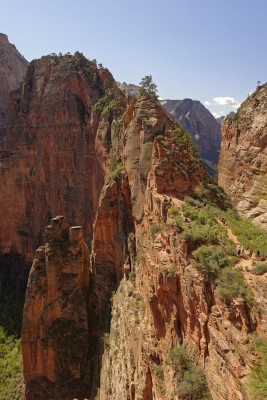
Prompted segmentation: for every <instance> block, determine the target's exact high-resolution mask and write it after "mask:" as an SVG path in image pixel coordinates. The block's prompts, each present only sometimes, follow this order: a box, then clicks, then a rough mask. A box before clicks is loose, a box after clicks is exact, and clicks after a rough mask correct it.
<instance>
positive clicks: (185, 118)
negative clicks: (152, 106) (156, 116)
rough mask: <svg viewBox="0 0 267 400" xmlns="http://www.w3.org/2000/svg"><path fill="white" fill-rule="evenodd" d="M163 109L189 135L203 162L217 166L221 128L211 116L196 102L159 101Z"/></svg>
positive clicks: (186, 100)
mask: <svg viewBox="0 0 267 400" xmlns="http://www.w3.org/2000/svg"><path fill="white" fill-rule="evenodd" d="M160 102H161V105H162V106H163V108H164V109H165V110H166V111H167V112H168V113H169V114H170V115H171V116H172V117H173V118H174V120H175V121H177V122H178V123H179V124H181V125H182V126H183V127H184V128H185V129H187V130H188V132H189V133H190V135H191V138H192V140H193V142H194V143H196V144H197V146H198V148H199V150H200V156H201V158H202V159H204V160H208V161H211V162H213V163H215V164H218V161H219V155H220V146H221V129H220V128H221V127H220V124H219V123H218V122H217V121H216V119H215V118H214V117H213V115H212V114H211V113H210V112H209V111H208V110H207V109H206V107H204V106H203V104H201V103H200V102H199V101H197V100H191V99H184V100H161V101H160Z"/></svg>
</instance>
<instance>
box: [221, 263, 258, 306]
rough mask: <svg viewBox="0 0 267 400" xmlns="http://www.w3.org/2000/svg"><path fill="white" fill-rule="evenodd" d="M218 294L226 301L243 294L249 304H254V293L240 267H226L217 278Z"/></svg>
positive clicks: (228, 301)
mask: <svg viewBox="0 0 267 400" xmlns="http://www.w3.org/2000/svg"><path fill="white" fill-rule="evenodd" d="M216 283H217V294H218V296H219V297H220V298H221V299H223V300H224V301H225V302H226V303H230V302H231V301H232V300H233V299H235V298H237V297H238V296H241V297H243V298H244V300H245V301H246V302H247V304H248V305H251V304H252V301H253V294H252V291H251V289H250V288H248V287H247V286H246V284H245V280H244V275H243V273H242V271H241V270H240V269H232V268H225V269H224V270H222V272H221V274H220V276H219V278H218V279H217V280H216Z"/></svg>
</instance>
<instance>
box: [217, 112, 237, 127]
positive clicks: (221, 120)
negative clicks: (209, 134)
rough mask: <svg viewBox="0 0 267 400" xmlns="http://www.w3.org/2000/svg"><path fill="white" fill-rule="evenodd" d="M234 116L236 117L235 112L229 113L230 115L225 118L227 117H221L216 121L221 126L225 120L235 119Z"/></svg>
mask: <svg viewBox="0 0 267 400" xmlns="http://www.w3.org/2000/svg"><path fill="white" fill-rule="evenodd" d="M234 115H235V112H234V111H231V112H229V114H227V115H226V116H225V115H222V116H221V117H219V118H216V121H217V122H219V124H220V125H222V123H223V121H224V120H225V118H228V117H233V116H234Z"/></svg>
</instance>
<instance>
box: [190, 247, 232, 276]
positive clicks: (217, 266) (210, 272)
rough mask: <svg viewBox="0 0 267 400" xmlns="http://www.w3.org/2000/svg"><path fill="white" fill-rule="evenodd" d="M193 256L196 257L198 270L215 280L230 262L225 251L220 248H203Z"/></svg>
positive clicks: (194, 252)
mask: <svg viewBox="0 0 267 400" xmlns="http://www.w3.org/2000/svg"><path fill="white" fill-rule="evenodd" d="M192 254H193V256H194V257H195V260H196V267H197V269H199V270H200V271H201V272H202V273H204V275H206V276H208V277H210V278H213V279H214V278H216V277H217V276H218V274H219V272H220V270H221V269H222V268H224V267H226V266H228V265H229V262H230V260H229V257H228V256H227V254H226V251H225V249H223V248H221V247H218V246H201V247H199V248H198V249H197V250H195V251H193V253H192Z"/></svg>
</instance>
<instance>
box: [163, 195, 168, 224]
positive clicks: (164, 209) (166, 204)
mask: <svg viewBox="0 0 267 400" xmlns="http://www.w3.org/2000/svg"><path fill="white" fill-rule="evenodd" d="M167 206H168V199H167V197H166V196H164V200H163V202H162V208H161V212H162V218H163V222H164V224H166V221H167V215H168V207H167Z"/></svg>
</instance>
